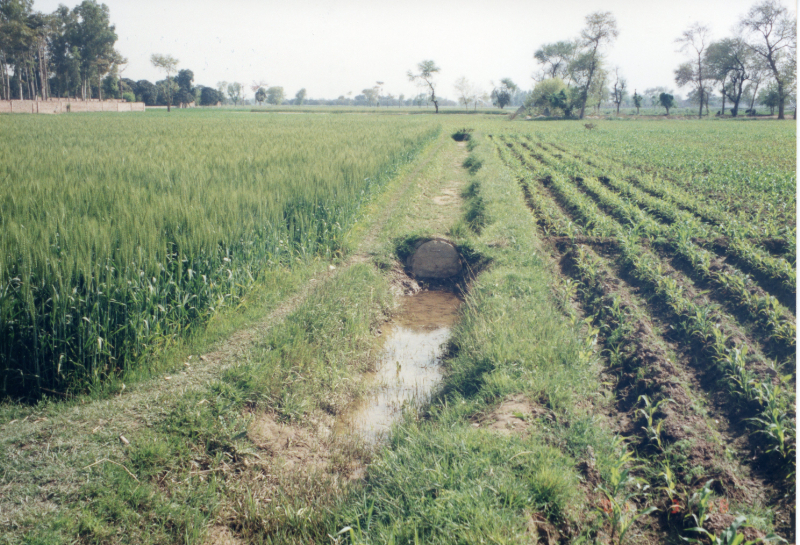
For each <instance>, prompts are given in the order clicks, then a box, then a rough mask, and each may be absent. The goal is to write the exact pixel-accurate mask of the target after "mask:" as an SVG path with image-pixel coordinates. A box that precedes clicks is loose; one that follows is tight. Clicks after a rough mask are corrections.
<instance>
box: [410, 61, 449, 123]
mask: <svg viewBox="0 0 800 545" xmlns="http://www.w3.org/2000/svg"><path fill="white" fill-rule="evenodd" d="M417 70H419V74H414V73H413V72H412V71H411V70H409V71H408V79H409V81H415V82H417V84H418V85H420V86H421V87H427V88H428V91H429V97H430V101H431V102H433V105H434V107H435V108H436V113H437V114H438V113H439V101H438V99H437V98H436V82H435V81H434V77H435V76H436V74H437V73H438V72H440V71H441V68H439V67H438V66H436V63H435V62H433V61H422V62H421V63H419V64H418V65H417Z"/></svg>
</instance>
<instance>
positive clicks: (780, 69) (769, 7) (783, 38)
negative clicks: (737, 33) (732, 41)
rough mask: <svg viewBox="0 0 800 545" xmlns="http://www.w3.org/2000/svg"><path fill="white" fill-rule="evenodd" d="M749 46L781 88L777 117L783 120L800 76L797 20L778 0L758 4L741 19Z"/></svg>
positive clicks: (740, 25)
mask: <svg viewBox="0 0 800 545" xmlns="http://www.w3.org/2000/svg"><path fill="white" fill-rule="evenodd" d="M739 28H741V29H742V31H744V32H745V33H746V34H747V35H748V37H752V41H748V42H747V43H748V46H749V47H750V48H751V49H752V51H753V53H755V54H756V55H757V56H758V57H760V58H761V59H762V60H763V61H764V62H765V63H766V64H767V65H768V66H769V68H770V70H771V71H772V77H773V78H774V79H775V83H776V84H777V88H778V119H784V114H783V107H784V104H785V102H786V94H787V90H788V88H789V87H791V86H792V83H793V82H794V79H795V77H796V75H797V20H796V19H794V18H792V17H791V15H790V14H789V11H788V10H787V9H786V8H785V7H784V6H783V5H781V4H780V3H779V2H777V1H776V0H764V1H763V2H761V3H759V4H756V5H755V6H753V7H752V8H750V11H748V12H747V15H745V16H744V18H743V19H742V20H741V21H740V22H739Z"/></svg>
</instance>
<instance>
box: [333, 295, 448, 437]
mask: <svg viewBox="0 0 800 545" xmlns="http://www.w3.org/2000/svg"><path fill="white" fill-rule="evenodd" d="M459 305H461V299H460V298H459V297H458V296H457V295H456V294H454V293H452V292H449V291H423V292H421V293H418V294H416V295H412V296H409V297H404V298H403V299H402V303H401V306H400V311H399V313H398V315H397V316H396V317H395V319H394V321H393V322H392V323H391V324H387V325H386V326H385V327H384V332H383V337H384V344H383V350H382V352H381V356H380V360H379V362H378V364H377V369H376V371H375V372H374V373H372V374H371V376H370V377H368V379H367V380H368V381H371V382H372V383H373V384H374V388H373V392H372V394H371V395H368V396H365V397H364V398H362V399H361V400H360V401H359V402H358V403H355V404H354V405H353V406H352V407H351V408H350V409H349V410H348V411H347V412H346V413H344V414H343V415H341V416H340V417H339V418H338V419H337V426H336V431H337V432H338V433H352V432H353V431H355V432H357V433H361V434H363V435H364V436H365V437H366V438H367V439H368V440H370V441H376V440H377V439H378V438H380V437H381V435H383V434H385V433H386V432H387V431H389V428H390V427H391V425H392V422H393V421H394V420H395V419H396V418H397V417H399V416H400V414H401V413H402V411H403V409H404V408H405V407H407V406H419V405H420V404H423V403H425V402H426V401H428V400H429V399H430V395H431V392H432V391H433V388H434V387H435V386H436V385H437V384H438V383H439V382H440V381H441V378H442V371H441V367H440V362H441V358H442V354H443V351H444V348H445V343H446V341H447V339H448V338H449V337H450V327H451V326H452V325H453V323H454V322H455V320H456V318H457V316H458V307H459Z"/></svg>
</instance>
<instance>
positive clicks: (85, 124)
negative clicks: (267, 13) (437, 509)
mask: <svg viewBox="0 0 800 545" xmlns="http://www.w3.org/2000/svg"><path fill="white" fill-rule="evenodd" d="M437 131H438V127H437V125H435V124H431V123H424V122H420V121H418V120H413V119H408V118H400V117H396V118H373V117H349V116H348V117H324V118H320V117H300V118H295V117H288V116H287V117H276V116H270V117H261V116H252V115H240V114H237V113H235V112H230V113H224V114H222V115H215V113H203V112H197V113H196V114H195V115H189V116H184V117H180V118H178V117H175V116H173V117H169V116H166V115H165V112H154V113H150V114H147V115H145V116H139V117H137V116H131V117H123V118H119V119H116V120H115V122H114V124H113V125H112V124H109V123H108V120H107V119H106V118H104V117H102V116H84V117H73V118H69V117H57V118H52V119H51V118H38V117H22V116H19V117H9V118H7V119H6V120H4V122H3V131H2V135H0V143H1V144H2V145H0V149H1V151H0V177H2V179H3V182H2V188H1V189H0V209H2V216H0V226H1V227H2V231H3V236H2V239H0V253H1V255H2V258H0V394H10V395H21V396H27V395H32V396H37V395H39V394H40V393H41V389H42V388H45V389H47V390H51V391H54V390H57V391H64V390H69V389H76V388H77V389H78V390H80V389H81V388H86V387H87V386H90V385H98V383H102V382H103V381H105V380H108V379H109V378H113V377H114V376H118V375H119V374H120V373H122V372H124V371H126V370H131V369H134V368H136V367H137V366H141V365H146V359H147V357H148V356H151V355H152V351H153V349H159V348H163V347H164V346H165V345H168V344H169V343H171V342H173V341H175V340H176V339H179V338H181V337H183V336H185V335H186V334H187V332H188V330H190V329H192V328H194V327H196V326H197V325H198V324H202V323H203V322H204V321H206V320H207V318H208V316H209V315H210V314H213V313H214V312H217V311H219V310H221V308H222V307H224V306H230V305H234V306H235V305H236V304H237V301H238V300H239V298H240V297H241V295H242V294H243V293H244V292H246V291H247V287H248V285H250V284H252V283H253V282H257V281H258V278H259V277H260V276H262V275H264V274H269V271H270V270H271V269H272V268H274V267H275V266H276V265H279V264H285V263H287V262H291V261H292V260H294V259H295V258H297V257H302V258H308V257H313V256H320V257H330V256H331V255H337V254H338V253H339V252H340V251H341V247H340V246H341V238H342V233H343V231H344V230H345V229H347V228H348V227H350V226H351V225H352V223H353V222H354V221H355V219H356V217H357V215H358V211H359V207H360V205H361V204H362V203H363V202H365V201H366V200H367V199H368V198H369V197H370V195H371V194H372V193H374V192H375V191H376V190H377V189H378V188H380V186H381V185H382V184H383V183H384V182H385V181H386V180H387V179H388V178H390V177H391V176H392V175H393V173H394V172H395V171H396V169H397V168H398V167H399V166H401V165H402V164H404V163H406V162H408V161H409V160H410V159H411V158H412V157H413V156H414V154H415V153H416V152H417V151H418V150H419V149H420V147H421V146H422V145H423V144H424V143H425V142H426V141H427V140H429V139H430V138H431V137H432V136H434V135H435V134H436V133H437ZM21 188H24V190H21Z"/></svg>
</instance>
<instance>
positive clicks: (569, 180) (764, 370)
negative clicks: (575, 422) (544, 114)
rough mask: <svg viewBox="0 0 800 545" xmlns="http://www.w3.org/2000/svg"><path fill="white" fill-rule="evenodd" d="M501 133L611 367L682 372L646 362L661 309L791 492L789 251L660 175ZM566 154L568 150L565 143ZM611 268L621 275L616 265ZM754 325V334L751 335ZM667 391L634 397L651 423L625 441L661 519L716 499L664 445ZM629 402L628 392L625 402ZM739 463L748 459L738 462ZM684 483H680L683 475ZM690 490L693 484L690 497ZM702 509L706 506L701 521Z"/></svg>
mask: <svg viewBox="0 0 800 545" xmlns="http://www.w3.org/2000/svg"><path fill="white" fill-rule="evenodd" d="M493 141H494V143H495V146H496V149H497V152H498V155H499V156H500V158H501V159H502V160H503V162H504V163H505V164H506V165H507V166H508V168H509V169H510V170H511V171H512V172H513V174H514V175H515V177H516V178H517V180H518V181H519V184H520V186H521V188H522V190H523V195H524V198H525V199H526V202H527V203H528V206H529V208H530V209H531V212H532V213H533V215H534V216H535V218H536V220H537V222H538V224H539V226H540V227H541V229H542V231H543V233H544V235H545V236H547V237H550V240H552V241H553V242H554V245H553V248H554V251H555V252H556V253H557V254H558V255H559V256H560V258H561V259H562V262H563V261H567V262H568V263H569V264H570V265H569V266H568V267H566V269H565V274H568V275H570V276H573V277H574V279H575V280H577V281H578V282H579V285H580V286H581V289H580V292H581V301H582V303H583V305H584V308H585V310H586V311H587V313H588V314H591V315H593V316H594V319H595V321H596V323H597V324H598V327H599V329H600V331H601V333H602V335H603V337H604V338H605V348H606V352H607V354H608V356H609V358H608V359H609V363H610V364H611V365H613V364H614V362H618V361H619V360H620V357H621V356H620V355H621V354H628V357H627V365H628V366H631V365H633V366H634V367H635V366H636V365H641V366H642V369H641V370H640V371H639V374H640V375H646V374H648V373H650V374H652V373H656V374H660V375H661V376H662V378H663V376H664V374H665V371H664V369H665V368H666V369H676V368H684V369H685V368H686V366H682V365H677V364H675V363H674V362H671V361H670V358H669V356H666V355H664V356H663V357H661V358H656V359H658V360H659V361H660V360H663V361H664V362H667V363H666V364H661V365H657V366H656V367H657V368H658V369H657V370H655V371H654V369H652V368H649V367H652V366H650V365H649V364H648V361H646V360H648V357H641V355H642V354H648V351H647V350H646V349H645V347H646V346H648V345H649V347H650V349H651V352H649V354H650V357H651V358H652V350H655V351H656V353H659V354H661V352H659V350H661V351H662V352H663V349H656V348H654V347H658V346H661V345H663V340H662V339H661V338H660V337H659V336H658V335H656V334H654V333H653V331H652V330H650V329H648V328H643V327H642V326H641V323H644V322H647V321H648V320H650V319H652V318H653V316H649V315H648V313H649V312H650V313H652V312H656V313H659V314H663V316H664V318H665V319H666V320H667V321H668V323H669V327H671V328H672V331H671V332H670V337H672V338H673V339H675V338H677V339H678V340H679V342H680V344H681V345H682V348H683V349H684V350H685V352H686V353H693V354H695V356H696V357H694V358H692V359H693V360H694V362H693V363H694V366H695V367H696V369H693V370H691V373H694V374H696V373H698V372H702V373H704V374H710V375H712V376H714V377H715V379H716V381H715V384H716V385H717V386H716V387H717V388H721V389H723V390H724V395H723V397H724V398H725V399H726V400H727V401H726V407H728V409H727V412H726V414H727V415H729V416H730V419H731V420H732V421H733V420H734V419H736V420H742V421H744V422H746V424H747V432H746V433H747V434H749V437H748V441H749V444H750V445H755V449H756V450H757V451H758V456H760V457H761V459H765V460H768V462H767V463H768V464H769V465H770V466H771V467H772V469H774V470H775V471H774V472H773V473H771V475H773V476H774V475H775V474H777V475H780V477H779V478H778V479H777V481H774V480H773V481H772V485H773V486H774V487H776V489H779V490H783V491H787V490H790V489H793V487H794V479H795V473H794V472H795V468H794V453H795V444H796V438H795V430H796V415H795V408H794V395H793V390H794V387H793V381H794V377H793V374H792V373H791V372H789V373H787V374H784V369H785V368H786V369H792V370H793V369H794V350H795V336H796V323H795V322H796V320H795V318H794V314H793V313H794V308H793V307H792V308H791V309H790V308H788V307H787V306H786V305H784V304H782V302H781V300H779V297H780V298H781V299H786V298H788V296H789V295H791V296H792V297H793V295H792V294H793V293H794V278H795V273H794V269H793V267H792V266H791V265H790V264H789V263H788V261H787V260H786V259H785V258H783V257H776V256H774V255H771V254H770V253H769V252H768V251H767V250H765V249H764V248H762V247H760V245H759V244H758V242H757V241H756V240H754V239H752V236H753V235H754V234H756V231H755V230H753V229H750V230H737V228H736V227H735V225H736V223H735V222H726V221H724V220H723V219H722V218H721V216H720V215H721V214H723V213H724V212H723V211H721V210H716V211H712V212H711V214H709V215H710V216H715V217H717V221H714V222H709V221H706V220H707V217H706V216H705V215H701V214H698V213H696V210H695V209H699V204H698V203H691V204H689V205H680V204H679V203H680V202H681V201H680V198H681V196H682V192H680V191H678V190H676V191H674V192H673V191H671V190H670V188H669V186H668V185H667V183H666V182H664V181H663V180H659V181H658V185H657V184H656V183H655V182H654V183H652V184H651V185H650V186H645V184H643V183H637V181H635V180H634V179H633V178H631V177H629V176H626V175H624V174H619V173H617V172H616V171H615V170H614V169H613V168H612V167H611V166H610V165H606V166H605V167H601V166H599V162H594V161H592V162H591V164H587V163H584V162H582V161H580V160H577V159H576V158H575V156H573V157H567V158H565V157H564V154H563V153H559V152H554V151H552V147H551V146H548V145H545V144H543V143H541V142H536V141H534V139H532V138H530V137H527V138H526V137H522V138H520V137H518V136H502V137H494V138H493ZM559 151H560V152H565V150H564V149H563V148H560V149H559ZM651 180H652V179H651ZM656 187H657V188H658V189H654V188H656ZM693 208H695V209H693ZM722 237H725V238H726V240H727V244H725V245H724V246H723V245H720V244H718V243H716V242H714V241H715V240H717V239H719V238H722ZM583 243H588V246H595V248H596V249H597V250H598V252H600V253H597V252H595V251H594V250H592V249H591V248H590V247H588V246H587V245H584V244H583ZM601 254H605V255H606V257H603V256H602V255H601ZM720 254H721V255H720ZM724 256H728V258H729V260H728V262H726V260H725V259H724ZM672 260H679V261H680V262H681V263H684V264H686V266H685V267H681V269H682V270H684V271H686V270H688V274H689V276H686V275H685V274H684V273H682V272H681V271H680V270H678V269H676V268H675V267H673V266H672V265H671V261H672ZM738 263H743V264H744V265H745V268H746V269H749V270H753V269H755V270H757V271H758V272H760V273H761V276H760V278H758V280H760V281H761V282H758V281H757V280H756V279H754V278H752V277H751V276H749V275H747V274H746V273H745V272H744V271H742V270H739V269H738V268H737V267H736V264H738ZM615 267H616V273H613V272H610V271H613V270H614V269H615ZM764 278H766V279H767V281H764ZM693 280H698V281H701V282H704V283H706V284H707V285H709V286H711V287H712V288H713V289H712V291H713V296H714V298H715V299H717V300H722V301H723V302H725V303H726V306H731V307H734V308H736V309H737V310H738V314H739V315H740V318H739V319H737V318H736V317H734V316H730V315H728V314H726V313H724V312H722V310H721V307H720V305H718V304H716V303H714V302H712V301H711V300H710V299H709V298H708V297H707V296H706V294H705V293H703V292H702V291H700V290H698V289H697V288H696V287H695V286H694V282H693ZM623 284H626V285H628V286H629V288H626V289H627V290H628V291H627V293H628V295H627V296H624V297H620V296H619V294H618V293H616V292H618V291H619V290H620V289H621V288H618V287H617V288H614V287H613V286H619V285H623ZM631 290H640V291H641V292H642V294H643V296H644V297H645V298H646V299H648V300H649V302H648V303H646V304H644V305H641V306H637V305H635V304H633V303H631V300H632V299H633V298H634V297H633V296H632V295H631V293H632V292H631ZM741 316H743V317H744V318H741ZM740 322H741V323H740ZM753 324H756V327H755V330H756V332H754V331H750V329H754V328H753V327H752V326H753ZM756 333H757V334H758V335H756ZM767 346H769V347H770V350H769V351H767V350H766V349H765V347H767ZM766 354H768V355H769V356H771V357H767V355H766ZM776 354H777V357H776ZM631 355H633V356H632V357H631ZM637 355H639V357H638V358H637ZM667 374H668V373H667ZM656 382H658V381H656ZM708 393H710V394H714V393H716V392H708ZM683 395H686V392H684V393H683ZM689 395H691V392H689ZM628 397H630V396H629V395H628ZM673 401H675V400H671V398H670V397H669V394H666V393H664V391H663V389H660V388H655V389H651V390H649V391H647V392H646V393H644V394H642V395H641V396H639V398H638V399H637V400H636V404H637V405H636V407H637V408H636V411H637V415H638V417H641V419H643V421H644V425H643V426H641V427H640V428H639V429H637V430H634V433H633V435H634V436H639V437H638V438H637V437H632V436H630V435H629V437H628V439H629V440H631V441H633V440H636V441H638V442H639V443H640V444H646V445H649V446H650V447H651V448H650V449H649V450H648V449H645V450H644V452H645V454H646V457H647V461H648V465H649V468H650V469H649V471H646V473H648V474H649V475H650V476H651V477H653V478H655V479H656V480H658V481H660V484H663V485H664V486H663V487H661V488H660V489H659V490H661V491H662V492H664V493H665V494H666V501H667V504H666V505H667V506H666V507H665V506H664V505H665V504H664V503H663V502H664V501H665V499H664V497H660V499H658V502H661V503H660V504H659V503H657V505H660V506H661V507H662V509H665V510H666V511H665V512H666V514H667V515H668V516H667V518H669V515H676V514H678V513H683V514H684V515H685V516H686V517H687V518H688V517H689V514H688V513H689V511H691V510H692V509H693V508H694V507H697V502H698V501H699V499H700V498H703V497H706V499H708V498H709V497H710V494H712V492H711V490H712V488H713V485H711V484H709V483H705V484H703V483H696V482H691V479H688V480H689V483H688V486H687V483H686V480H687V476H686V474H685V473H686V471H685V470H684V469H683V468H672V467H671V466H670V462H669V460H668V458H669V457H668V456H666V458H665V453H666V452H667V451H668V448H669V446H668V445H665V444H662V437H663V435H662V432H663V427H664V425H665V421H666V420H668V418H667V417H669V418H672V419H676V418H677V419H680V418H681V417H680V415H679V414H678V412H677V411H675V410H673V409H669V408H667V406H668V405H670V404H671V403H672V402H673ZM630 402H631V400H630V399H628V401H627V403H628V405H630ZM628 410H630V411H632V410H633V409H632V408H630V407H629V409H628ZM656 415H658V418H657V417H656ZM659 418H660V419H659ZM679 424H680V423H679ZM683 424H686V423H685V422H684V423H683ZM673 425H675V423H673ZM698 426H699V428H700V429H704V426H705V424H704V422H702V421H700V422H699V423H698V422H696V421H692V422H691V424H690V425H689V426H688V427H691V428H692V429H698ZM684 427H687V426H684ZM703 433H705V432H703ZM718 454H719V453H718ZM720 456H722V457H724V455H721V454H720ZM737 463H742V464H746V463H747V462H746V461H745V460H744V459H740V460H738V462H737ZM656 467H658V468H660V471H657V470H656V469H654V468H656ZM759 478H762V479H763V478H765V477H763V476H761V477H759ZM676 479H677V481H676ZM771 479H772V477H770V478H769V479H767V480H771ZM723 480H724V479H723ZM680 482H682V483H683V484H680V485H679V484H676V483H680ZM650 484H651V485H655V484H656V483H650ZM701 485H702V488H701ZM692 487H695V488H696V490H695V492H694V493H693V494H691V495H690V493H689V491H690V490H691V489H692ZM726 501H727V500H726ZM639 503H641V501H640V502H639ZM645 503H646V502H645ZM689 504H692V505H694V507H690V506H689ZM706 515H707V513H706V514H701V515H700V527H702V520H703V517H705V516H706ZM694 516H695V517H697V516H698V515H697V513H694ZM673 522H674V521H673ZM678 526H679V527H680V524H678ZM687 537H691V536H687Z"/></svg>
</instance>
